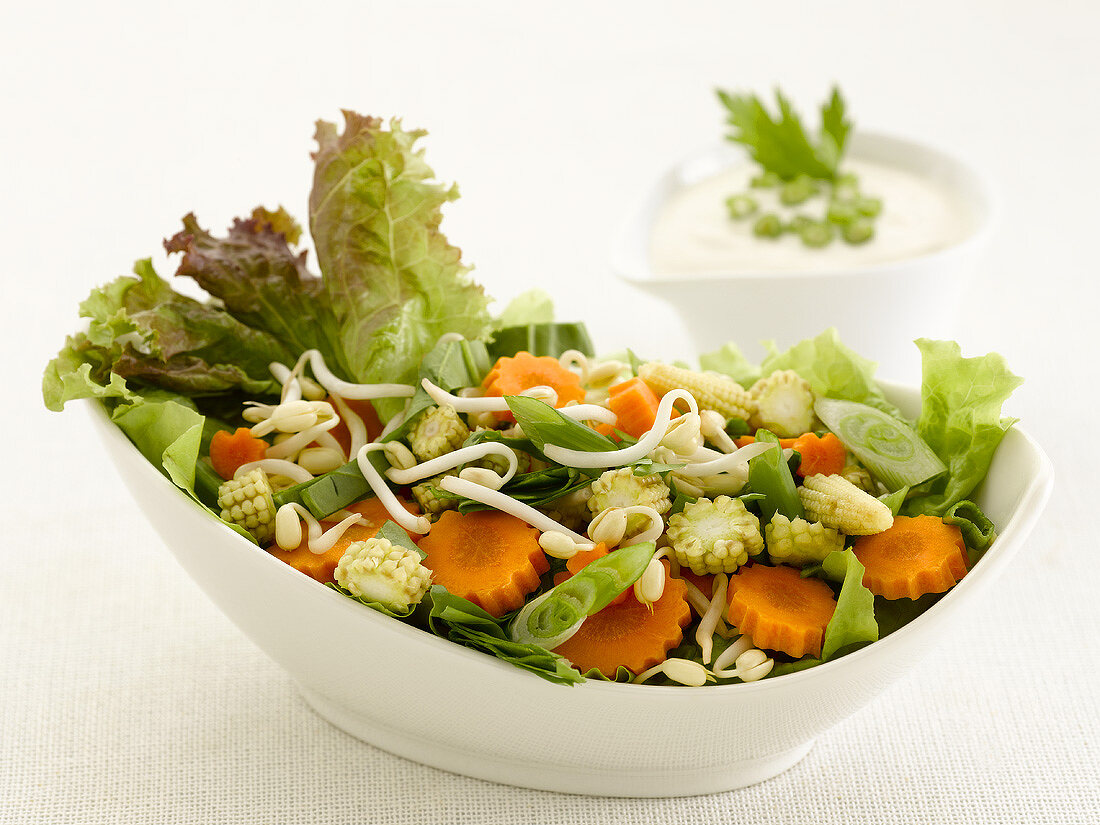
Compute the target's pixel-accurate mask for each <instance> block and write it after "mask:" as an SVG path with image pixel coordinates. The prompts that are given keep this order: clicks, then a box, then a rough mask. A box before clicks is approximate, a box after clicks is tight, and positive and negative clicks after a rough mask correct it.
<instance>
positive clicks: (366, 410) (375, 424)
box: [325, 396, 382, 458]
mask: <svg viewBox="0 0 1100 825" xmlns="http://www.w3.org/2000/svg"><path fill="white" fill-rule="evenodd" d="M325 400H326V401H328V402H329V403H330V404H332V396H329V397H327V398H326V399H325ZM344 403H345V404H347V405H348V406H349V407H350V408H351V411H352V412H353V413H355V414H356V415H357V416H359V417H360V418H362V419H363V424H364V425H365V426H366V428H367V441H374V440H375V439H376V438H378V436H379V435H381V433H382V422H381V421H380V420H379V418H378V413H377V412H375V410H374V405H373V404H371V402H370V401H365V400H360V399H357V398H345V399H344ZM335 406H336V405H335V404H333V407H335ZM329 433H330V434H331V435H332V437H333V438H335V439H336V440H337V441H338V442H340V446H341V447H343V448H344V454H345V455H347V453H348V452H349V451H350V450H351V433H349V432H348V425H347V424H345V423H344V419H343V418H341V419H340V423H339V424H337V425H336V426H335V427H333V428H332V429H331V430H329ZM352 458H354V456H352Z"/></svg>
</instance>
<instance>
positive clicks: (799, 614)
mask: <svg viewBox="0 0 1100 825" xmlns="http://www.w3.org/2000/svg"><path fill="white" fill-rule="evenodd" d="M727 594H728V595H727V598H728V599H729V621H730V624H732V625H734V626H735V627H736V628H737V629H738V630H740V631H741V632H742V633H747V634H749V635H750V636H751V637H752V640H753V643H754V644H756V646H757V647H762V648H767V649H768V650H779V651H782V652H783V653H787V654H789V655H791V656H794V657H795V658H796V659H797V658H800V657H802V656H805V655H806V654H807V653H809V654H810V655H811V656H820V655H821V645H822V643H823V642H824V640H825V627H826V625H828V624H829V620H830V619H831V618H832V617H833V611H835V610H836V599H834V598H833V591H832V590H831V589H830V588H829V585H827V584H825V582H823V581H821V580H820V579H810V578H808V579H804V578H802V577H801V576H800V575H799V573H798V571H797V570H795V569H794V568H793V567H787V566H785V565H779V566H778V567H769V566H767V565H764V564H754V565H752V566H750V567H742V568H741V569H740V570H739V571H738V572H737V574H736V575H733V576H730V582H729V590H728V591H727Z"/></svg>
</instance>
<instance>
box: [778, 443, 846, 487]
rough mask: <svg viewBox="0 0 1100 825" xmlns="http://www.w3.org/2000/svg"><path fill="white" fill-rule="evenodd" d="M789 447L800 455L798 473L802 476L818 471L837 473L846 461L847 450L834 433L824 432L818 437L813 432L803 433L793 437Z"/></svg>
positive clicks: (815, 473)
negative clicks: (800, 460)
mask: <svg viewBox="0 0 1100 825" xmlns="http://www.w3.org/2000/svg"><path fill="white" fill-rule="evenodd" d="M791 449H792V450H796V451H797V452H798V454H799V455H800V456H802V462H801V463H800V464H799V465H798V474H799V475H800V476H802V477H803V478H805V477H807V476H812V475H817V474H819V473H820V474H821V475H824V476H832V475H838V474H839V473H840V472H841V471H842V470H843V469H844V465H845V463H846V462H845V459H846V458H847V450H845V449H844V444H843V443H842V442H841V440H840V439H839V438H837V437H836V434H835V433H825V435H823V436H821V437H820V438H819V437H818V436H817V435H816V434H815V433H805V434H804V435H800V436H799V437H798V438H796V439H794V441H793V442H792V443H791Z"/></svg>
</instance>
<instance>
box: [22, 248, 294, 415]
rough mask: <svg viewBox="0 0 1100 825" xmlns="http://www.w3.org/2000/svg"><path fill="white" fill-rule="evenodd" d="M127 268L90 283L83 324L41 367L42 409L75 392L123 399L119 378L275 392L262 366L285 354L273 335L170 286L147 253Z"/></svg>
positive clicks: (189, 390) (184, 389)
mask: <svg viewBox="0 0 1100 825" xmlns="http://www.w3.org/2000/svg"><path fill="white" fill-rule="evenodd" d="M134 274H135V275H136V276H137V277H131V276H128V275H127V276H122V277H121V278H118V279H116V280H114V281H112V282H111V283H109V284H107V285H106V286H103V287H100V288H99V289H96V290H93V291H92V293H91V295H89V296H88V298H87V299H86V300H85V301H84V302H83V303H82V304H81V305H80V314H81V316H83V317H85V318H88V319H89V321H88V328H87V330H85V331H84V332H78V333H76V334H75V335H71V336H69V337H68V338H67V339H66V342H65V347H64V348H63V349H62V350H61V351H60V352H59V353H58V356H57V357H56V358H55V359H54V360H53V361H51V362H50V364H49V365H48V366H47V368H46V372H45V375H44V377H43V385H42V391H43V398H44V400H45V402H46V406H47V407H48V408H50V409H52V410H59V409H61V408H62V407H63V406H64V404H65V402H66V401H69V400H73V399H76V398H88V397H97V398H124V399H125V398H126V395H125V393H124V391H123V390H122V387H123V386H125V383H126V382H125V381H121V382H120V379H134V380H136V381H137V382H139V383H141V384H147V385H155V386H159V387H162V388H164V389H167V390H170V391H173V392H177V393H186V394H188V395H196V396H197V395H207V394H217V393H226V392H237V391H244V392H247V393H250V394H253V395H270V394H273V393H275V392H277V389H278V385H277V384H276V383H275V382H274V381H273V380H272V379H271V376H270V373H269V372H268V366H267V365H268V364H269V363H270V362H271V361H273V360H286V359H288V358H290V353H289V352H288V351H287V350H286V349H285V348H284V347H283V345H282V344H281V343H280V342H279V341H278V340H277V339H276V338H275V337H274V336H272V335H270V334H268V333H266V332H263V331H260V330H255V329H252V328H251V327H248V326H246V325H245V324H242V323H241V322H240V321H238V320H237V319H235V318H234V317H233V316H232V315H230V314H229V313H228V312H226V311H225V310H224V309H221V308H220V307H217V306H214V305H210V304H204V303H202V302H200V301H196V300H194V299H193V298H189V297H187V296H184V295H180V294H179V293H177V292H175V291H174V290H173V289H172V288H171V287H170V286H169V285H168V283H167V282H166V281H164V280H163V279H162V278H160V276H158V275H157V273H156V272H155V271H154V270H153V266H152V263H151V262H150V261H149V260H148V259H146V260H141V261H138V262H137V263H136V264H135V265H134ZM131 389H132V385H131Z"/></svg>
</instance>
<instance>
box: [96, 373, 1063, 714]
mask: <svg viewBox="0 0 1100 825" xmlns="http://www.w3.org/2000/svg"><path fill="white" fill-rule="evenodd" d="M876 383H877V384H879V386H881V387H882V389H883V390H885V391H886V392H887V394H888V395H889V394H890V393H898V392H903V393H904V392H908V393H913V392H917V390H918V388H916V387H914V386H913V385H908V384H903V383H901V382H896V381H889V380H885V379H880V380H876ZM86 400H87V401H88V402H89V403H88V404H86V405H85V409H86V410H87V411H88V414H89V416H90V417H91V419H92V421H93V424H94V425H95V429H96V430H97V431H98V432H99V433H100V436H101V437H102V438H105V439H107V442H108V446H109V445H110V444H111V443H112V442H113V443H114V444H117V445H119V446H120V447H122V448H123V449H128V450H131V451H132V452H133V453H135V454H136V456H135V457H136V458H137V459H138V464H139V465H140V466H142V467H144V468H147V470H146V471H143V472H147V473H148V474H149V478H148V479H147V481H146V483H149V484H160V485H166V486H167V488H168V489H171V490H172V491H174V492H175V494H176V495H178V496H180V497H182V501H181V503H186V505H187V506H188V507H189V508H192V509H193V511H194V515H195V516H196V517H198V518H203V519H210V517H209V516H208V515H207V514H206V513H205V512H204V511H203V510H202V509H200V507H199V505H198V502H196V501H195V500H194V499H192V498H191V497H190V496H188V494H187V493H186V492H185V491H184V490H183V489H181V488H180V487H177V486H176V485H175V484H174V483H173V482H172V481H171V480H170V479H169V478H168V477H167V476H166V475H164V474H163V473H162V472H160V471H159V470H158V469H157V468H156V467H155V466H154V465H153V464H152V462H150V461H148V460H146V458H145V456H143V455H141V453H140V451H139V450H138V449H137V446H136V445H135V444H134V443H133V442H132V441H130V439H129V438H128V437H127V436H126V434H125V433H124V432H123V431H122V429H121V428H120V427H118V426H116V425H115V424H114V423H113V422H112V421H111V420H110V416H109V415H108V413H107V409H106V407H105V406H104V404H103V403H102V402H101V401H100V400H99V399H94V398H90V399H86ZM1012 432H1015V433H1016V435H1015V436H1014V438H1016V439H1023V442H1024V445H1025V448H1026V450H1027V451H1028V452H1029V453H1030V454H1031V455H1032V456H1033V457H1034V459H1035V460H1036V462H1037V464H1038V470H1037V472H1036V473H1035V475H1034V476H1033V477H1032V478H1031V479H1030V480H1029V482H1028V484H1027V486H1026V487H1025V489H1024V491H1023V493H1022V495H1021V496H1020V500H1019V502H1018V503H1017V505H1016V507H1015V509H1014V511H1013V515H1012V517H1011V518H1010V519H1009V520H1008V523H1006V524H1005V525H1003V528H1002V530H1001V531H1000V532H999V535H998V538H999V539H1000V540H1001V543H1000V544H999V545H998V543H997V542H994V545H993V547H991V548H990V549H989V550H987V551H986V552H985V554H984V555H983V556H982V558H981V559H980V560H979V562H978V564H976V565H975V566H974V567H973V568H971V569H970V570H969V571H968V572H967V575H966V576H964V577H963V578H962V580H961V581H959V582H958V583H957V584H956V585H955V586H954V587H952V588H951V589H950V590H949V591H947V592H946V593H944V594H943V596H942V597H941V598H940V599H938V600H937V601H936V603H935V604H933V605H931V606H930V607H929V608H928V609H927V610H925V611H924V612H923V613H921V614H920V615H918V616H917V617H916V618H914V619H913V620H912V621H910V622H909V623H908V624H906V625H904V626H902V627H900V628H898V629H897V630H895V631H894V632H893V633H890V634H889V635H887V636H885V637H884V638H881V639H879V640H878V641H876V642H872V643H871V644H868V645H865V646H863V647H862V648H859V649H858V650H854V651H852V652H850V653H846V654H845V655H843V656H840V657H838V658H836V659H832V660H830V661H828V662H822V663H821V664H818V665H815V666H813V667H809V668H806V669H804V670H800V671H795V672H793V673H786V674H783V675H782V676H776V677H774V678H771V679H763V680H760V681H757V682H739V683H735V684H727V685H706V686H704V688H703V692H704V695H705V696H708V697H721V696H727V695H730V694H731V692H736V694H735V695H742V694H748V693H749V692H750V691H756V692H760V691H769V690H776V689H786V688H787V687H793V686H794V685H795V684H796V683H800V682H805V681H809V680H811V679H815V678H819V677H820V676H821V675H822V674H823V673H828V674H832V673H837V672H839V671H840V670H841V669H843V668H850V667H858V666H859V663H860V662H862V661H863V660H864V659H866V658H868V657H869V656H874V655H876V654H875V653H874V651H880V652H885V650H886V649H887V648H888V647H893V646H897V645H899V644H904V640H905V638H907V637H908V636H910V635H912V634H913V633H915V632H920V627H921V626H923V625H925V624H927V623H928V621H932V620H933V619H934V618H935V617H938V616H939V615H941V614H942V613H943V612H944V611H945V610H946V609H947V607H945V605H953V604H955V603H956V602H958V601H959V600H960V599H962V598H966V596H965V595H959V594H960V593H962V594H966V593H970V592H971V591H972V590H975V589H976V588H979V587H980V586H982V585H983V584H984V583H985V582H986V581H987V580H989V579H990V578H991V577H992V576H993V575H994V572H995V571H996V570H998V569H1000V567H1001V566H1002V564H1003V560H1005V561H1006V560H1007V559H1008V558H1009V557H1010V556H1006V555H1005V553H1008V552H1010V549H1011V547H1012V546H1013V545H1014V544H1015V540H1012V539H1013V537H1015V536H1016V535H1020V536H1026V535H1027V533H1029V532H1030V531H1031V529H1032V528H1033V527H1034V524H1035V522H1036V521H1037V520H1038V519H1039V517H1040V516H1041V515H1042V512H1043V509H1044V508H1045V506H1046V503H1047V500H1048V499H1049V497H1050V493H1051V490H1052V488H1053V465H1052V464H1051V461H1050V459H1049V457H1048V456H1047V455H1046V452H1045V451H1044V450H1043V449H1042V447H1041V446H1040V445H1039V444H1038V442H1037V441H1036V440H1035V439H1034V438H1033V437H1032V436H1031V435H1030V434H1028V433H1027V432H1026V430H1024V429H1022V428H1020V427H1019V425H1018V424H1014V425H1013V426H1012V429H1011V430H1010V432H1009V433H1008V434H1006V437H1008V435H1010V434H1011V433H1012ZM210 522H211V524H212V525H213V526H215V527H217V528H218V529H220V530H222V534H223V535H224V536H225V537H226V538H227V540H228V541H230V542H231V543H234V544H236V546H237V547H238V548H240V549H242V550H244V551H245V552H249V553H252V554H258V555H259V556H262V557H263V559H264V560H263V561H261V562H259V563H260V564H269V565H276V567H275V568H271V569H272V570H275V569H278V570H280V571H281V572H280V573H279V574H278V575H284V576H287V577H288V581H294V582H297V583H298V584H296V585H292V586H296V587H299V588H300V587H303V586H304V587H308V588H310V589H311V592H314V593H316V594H317V596H318V598H328V599H331V600H334V601H332V602H331V603H332V604H333V605H334V606H335V604H336V603H337V602H339V603H342V604H343V605H344V607H342V608H337V609H342V610H347V611H349V612H348V615H349V616H353V617H358V619H353V620H356V621H368V622H378V623H380V624H379V625H378V626H379V627H382V628H383V629H388V630H389V631H390V632H394V633H398V634H405V635H407V637H408V638H409V639H410V640H416V641H419V642H422V643H426V644H428V645H430V646H432V647H434V649H436V650H439V651H440V652H441V653H442V654H445V655H450V656H459V657H461V658H464V659H466V660H467V661H470V662H475V661H476V662H479V663H480V664H481V665H483V666H488V667H495V668H497V669H498V671H499V672H501V673H502V674H510V675H512V676H520V675H523V676H529V677H531V678H532V679H536V680H538V681H539V682H542V683H543V684H544V685H546V686H550V682H549V681H547V680H544V679H542V678H541V677H539V676H537V675H535V674H533V673H523V672H522V671H523V669H522V668H518V667H516V666H514V665H511V664H509V663H507V662H504V661H501V660H500V659H497V658H496V657H495V656H490V655H488V654H486V653H482V652H480V651H477V650H473V649H471V648H468V647H465V646H463V645H460V644H457V643H455V642H452V641H450V640H448V639H444V638H442V637H440V636H436V635H435V634H434V633H430V632H428V631H426V630H422V629H420V628H418V627H415V626H413V625H409V624H406V623H405V622H403V621H400V620H398V619H393V618H391V617H389V616H386V615H384V614H382V613H379V612H378V611H376V610H372V609H371V608H369V607H366V606H365V605H362V604H358V603H357V602H355V600H353V599H349V598H348V597H347V596H344V595H343V594H341V593H339V592H338V591H336V590H334V589H333V588H331V587H327V586H326V585H324V584H322V583H321V582H318V581H316V580H315V579H313V578H311V577H310V576H307V575H305V574H303V573H301V572H300V571H298V570H296V569H295V568H293V567H291V566H290V565H288V564H286V563H285V562H283V561H281V560H280V559H278V558H276V557H275V556H274V555H273V554H272V553H270V552H268V551H267V550H265V549H263V548H262V547H260V546H259V545H258V544H254V543H253V542H250V541H249V540H248V539H246V538H244V537H243V536H241V535H240V534H239V533H236V532H235V531H233V530H231V529H230V528H229V527H228V526H226V525H225V524H224V523H221V522H220V521H219V520H218V519H216V518H213V519H210ZM1006 535H1007V536H1008V537H1009V539H1010V540H1009V541H1007V542H1006V541H1005V539H1004V537H1005V536H1006ZM995 547H1006V548H1009V549H1006V550H1004V551H1000V552H998V551H997V550H995V549H994V548H995ZM1002 559H1003V560H1002ZM530 684H532V685H534V684H535V683H530ZM553 687H567V686H565V685H553ZM570 687H573V688H574V689H580V690H588V691H597V692H598V691H607V690H610V691H612V694H611V695H618V696H622V695H623V694H622V691H624V690H631V691H645V693H644V694H636V695H646V696H652V697H654V698H656V697H657V696H661V695H663V696H668V697H672V696H675V697H677V698H678V699H679V698H682V697H683V696H685V695H692V694H685V690H691V691H694V690H698V688H688V687H687V686H676V685H651V684H633V683H631V682H613V681H603V680H600V679H585V681H584V682H582V683H579V684H574V685H571V686H570Z"/></svg>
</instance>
